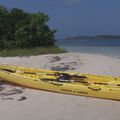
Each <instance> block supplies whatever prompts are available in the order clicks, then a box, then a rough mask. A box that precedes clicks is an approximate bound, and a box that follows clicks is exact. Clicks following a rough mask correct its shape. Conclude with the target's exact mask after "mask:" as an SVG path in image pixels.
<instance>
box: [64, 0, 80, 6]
mask: <svg viewBox="0 0 120 120" xmlns="http://www.w3.org/2000/svg"><path fill="white" fill-rule="evenodd" d="M80 1H81V0H65V3H66V4H68V5H71V4H76V3H79V2H80Z"/></svg>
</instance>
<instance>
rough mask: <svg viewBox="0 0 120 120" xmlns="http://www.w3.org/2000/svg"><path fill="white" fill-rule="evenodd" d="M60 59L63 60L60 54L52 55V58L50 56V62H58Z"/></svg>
mask: <svg viewBox="0 0 120 120" xmlns="http://www.w3.org/2000/svg"><path fill="white" fill-rule="evenodd" d="M60 60H61V58H60V57H58V56H54V57H51V58H50V63H53V62H58V61H60Z"/></svg>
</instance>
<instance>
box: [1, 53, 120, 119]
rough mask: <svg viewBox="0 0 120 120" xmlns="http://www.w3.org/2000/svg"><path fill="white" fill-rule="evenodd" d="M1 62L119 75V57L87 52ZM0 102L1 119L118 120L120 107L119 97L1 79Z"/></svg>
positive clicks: (2, 59)
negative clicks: (34, 86) (67, 92)
mask: <svg viewBox="0 0 120 120" xmlns="http://www.w3.org/2000/svg"><path fill="white" fill-rule="evenodd" d="M0 63H3V64H11V65H19V66H26V67H34V68H42V69H52V70H64V71H67V70H69V71H75V72H81V73H88V74H98V75H112V76H116V77H117V76H120V73H119V71H120V59H117V58H113V57H108V56H103V55H95V54H86V53H62V54H49V55H38V56H29V57H0ZM0 106H1V109H0V116H1V119H2V120H6V119H9V120H16V119H17V120H21V119H22V120H33V119H34V120H40V119H44V120H73V119H75V120H79V119H80V118H81V119H83V120H88V119H89V120H94V119H98V120H101V119H102V120H108V119H109V120H118V119H119V110H120V103H119V101H112V100H104V99H98V98H91V97H82V96H74V95H65V94H60V93H52V92H46V91H41V90H33V89H28V88H23V87H18V86H12V85H8V84H6V83H4V82H0ZM21 111H22V112H21ZM86 113H87V115H86Z"/></svg>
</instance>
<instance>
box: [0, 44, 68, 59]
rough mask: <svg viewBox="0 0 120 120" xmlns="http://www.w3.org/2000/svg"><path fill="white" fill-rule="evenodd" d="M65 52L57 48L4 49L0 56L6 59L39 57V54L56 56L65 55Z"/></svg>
mask: <svg viewBox="0 0 120 120" xmlns="http://www.w3.org/2000/svg"><path fill="white" fill-rule="evenodd" d="M65 52H67V51H66V50H65V49H60V48H59V47H57V46H52V47H35V48H29V49H27V48H23V49H20V48H17V49H11V50H8V49H4V50H1V51H0V56H2V57H7V56H11V57H13V56H20V57H22V56H34V55H41V54H58V53H65Z"/></svg>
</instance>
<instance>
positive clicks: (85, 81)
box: [0, 64, 120, 100]
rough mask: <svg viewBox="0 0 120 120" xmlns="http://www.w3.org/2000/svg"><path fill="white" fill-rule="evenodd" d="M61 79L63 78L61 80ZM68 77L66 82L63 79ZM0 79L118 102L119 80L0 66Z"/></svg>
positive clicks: (109, 77) (119, 94) (36, 87)
mask: <svg viewBox="0 0 120 120" xmlns="http://www.w3.org/2000/svg"><path fill="white" fill-rule="evenodd" d="M61 75H62V77H64V80H63V78H62V79H61ZM66 76H67V77H69V79H68V80H66V79H65V77H66ZM67 77H66V78H67ZM0 78H1V79H3V80H6V81H8V82H12V83H17V84H19V85H23V86H27V87H31V88H35V89H42V90H47V91H53V92H59V93H66V94H74V95H82V96H91V97H98V98H106V99H115V100H120V78H119V77H118V78H114V77H112V76H97V75H89V74H78V73H71V72H62V71H61V72H58V71H51V70H42V69H35V68H27V67H19V66H11V65H3V64H0Z"/></svg>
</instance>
